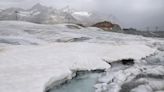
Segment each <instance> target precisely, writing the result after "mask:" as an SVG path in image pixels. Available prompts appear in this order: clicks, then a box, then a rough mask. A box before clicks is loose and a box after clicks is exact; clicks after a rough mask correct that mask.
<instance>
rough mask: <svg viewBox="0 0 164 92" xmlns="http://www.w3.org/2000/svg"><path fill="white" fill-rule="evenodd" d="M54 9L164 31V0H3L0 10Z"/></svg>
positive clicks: (138, 27) (122, 24)
mask: <svg viewBox="0 0 164 92" xmlns="http://www.w3.org/2000/svg"><path fill="white" fill-rule="evenodd" d="M38 2H39V3H41V4H43V5H46V6H52V7H54V8H63V7H65V6H70V7H71V8H73V9H76V10H82V11H90V12H96V13H99V14H101V15H104V16H111V15H112V16H113V17H114V19H115V20H116V22H117V23H119V24H120V25H121V26H122V27H133V28H137V29H142V30H146V28H147V27H149V28H150V29H151V30H154V29H155V27H156V26H158V27H159V30H164V12H163V10H164V0H1V1H0V8H9V7H18V6H19V7H21V8H25V9H27V8H30V7H31V6H33V5H34V4H36V3H38Z"/></svg>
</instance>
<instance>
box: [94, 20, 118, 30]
mask: <svg viewBox="0 0 164 92" xmlns="http://www.w3.org/2000/svg"><path fill="white" fill-rule="evenodd" d="M92 27H98V28H101V29H103V30H105V31H117V30H121V27H120V26H119V25H118V24H113V23H111V22H108V21H103V22H99V23H96V24H94V25H92Z"/></svg>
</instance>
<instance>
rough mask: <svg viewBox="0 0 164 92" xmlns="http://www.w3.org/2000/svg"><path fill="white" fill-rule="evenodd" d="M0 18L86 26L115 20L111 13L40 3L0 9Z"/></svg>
mask: <svg viewBox="0 0 164 92" xmlns="http://www.w3.org/2000/svg"><path fill="white" fill-rule="evenodd" d="M0 20H20V21H28V22H33V23H39V24H59V23H77V24H83V25H86V26H89V25H93V24H95V23H96V22H100V21H104V20H106V21H112V22H117V21H115V20H116V19H114V18H113V15H110V16H108V15H107V16H102V15H100V14H98V13H93V12H92V13H91V12H88V11H77V10H74V9H71V8H69V7H68V6H67V7H65V8H62V9H55V8H52V7H47V6H44V5H41V4H36V5H34V6H33V7H32V8H30V9H27V10H24V9H20V8H9V9H4V10H0Z"/></svg>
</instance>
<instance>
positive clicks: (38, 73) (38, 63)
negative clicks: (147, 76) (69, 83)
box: [0, 21, 156, 92]
mask: <svg viewBox="0 0 164 92" xmlns="http://www.w3.org/2000/svg"><path fill="white" fill-rule="evenodd" d="M67 25H71V26H73V28H68V27H67ZM77 27H78V28H77ZM4 30H5V31H4ZM10 32H11V34H10ZM7 35H9V36H8V37H7ZM81 37H86V38H90V39H86V40H82V39H81ZM9 38H10V39H9ZM16 38H17V39H16ZM1 39H3V40H4V39H5V40H7V41H11V40H14V41H16V42H19V43H20V45H15V44H12V43H5V42H4V41H1ZM15 39H16V40H15ZM20 39H21V40H20ZM22 39H23V40H26V42H27V41H28V42H29V44H28V45H27V44H24V42H22ZM63 39H64V41H63ZM58 40H62V41H63V42H58ZM30 42H35V43H37V45H33V44H30ZM153 42H154V40H152V39H149V38H144V37H141V36H132V35H125V34H119V33H112V32H104V31H102V30H100V29H97V28H81V27H79V26H76V25H73V24H60V25H39V24H33V23H27V22H15V21H1V22H0V91H1V92H43V91H44V90H45V88H46V87H47V86H51V84H52V83H54V82H56V83H58V82H59V80H63V79H71V75H72V70H93V69H108V68H110V65H108V64H107V63H106V62H104V61H103V60H104V59H105V60H108V61H109V62H113V61H115V60H120V59H125V58H133V59H136V60H139V59H141V58H143V57H146V56H149V55H150V54H152V53H154V52H155V50H156V48H152V47H149V45H150V44H152V43H153ZM134 70H135V71H133V68H132V70H131V71H132V72H137V71H138V70H136V69H134ZM122 74H124V73H122ZM126 75H129V73H128V71H127V74H126ZM113 76H120V75H117V73H116V74H113ZM119 78H120V79H119V81H121V80H122V79H124V78H125V77H124V76H120V77H119ZM118 87H119V86H118Z"/></svg>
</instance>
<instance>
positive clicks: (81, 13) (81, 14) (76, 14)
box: [73, 11, 91, 17]
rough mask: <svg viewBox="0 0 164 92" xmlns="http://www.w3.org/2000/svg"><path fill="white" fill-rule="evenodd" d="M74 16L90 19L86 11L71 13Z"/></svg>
mask: <svg viewBox="0 0 164 92" xmlns="http://www.w3.org/2000/svg"><path fill="white" fill-rule="evenodd" d="M73 15H74V16H85V17H90V16H91V14H90V13H89V12H86V11H79V12H73Z"/></svg>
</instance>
